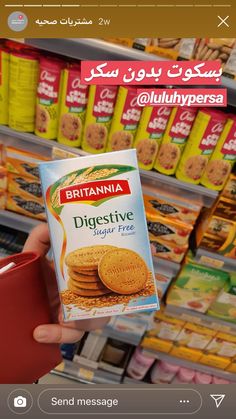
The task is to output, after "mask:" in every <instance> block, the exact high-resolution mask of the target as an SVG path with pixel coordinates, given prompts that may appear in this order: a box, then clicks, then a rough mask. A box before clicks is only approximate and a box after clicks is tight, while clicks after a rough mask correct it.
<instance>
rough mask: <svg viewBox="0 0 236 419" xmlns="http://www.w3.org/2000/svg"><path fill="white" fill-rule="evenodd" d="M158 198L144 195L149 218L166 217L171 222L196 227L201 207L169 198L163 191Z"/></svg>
mask: <svg viewBox="0 0 236 419" xmlns="http://www.w3.org/2000/svg"><path fill="white" fill-rule="evenodd" d="M157 192H158V197H157V196H156V195H155V196H152V195H147V194H144V195H143V199H144V206H145V212H146V216H147V218H149V217H151V218H153V217H154V218H156V217H157V216H161V217H164V218H165V219H166V218H167V219H169V220H170V221H171V220H173V221H176V222H179V221H180V222H181V223H184V224H188V225H194V224H195V221H196V219H197V217H198V215H199V212H200V206H198V205H195V204H191V203H189V202H185V201H180V200H179V201H178V197H177V196H175V195H173V196H168V195H167V194H163V193H162V192H161V191H159V190H158V191H157Z"/></svg>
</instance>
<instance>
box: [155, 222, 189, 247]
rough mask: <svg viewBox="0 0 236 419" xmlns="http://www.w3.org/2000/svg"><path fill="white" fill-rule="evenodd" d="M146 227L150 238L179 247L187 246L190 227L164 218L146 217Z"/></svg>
mask: <svg viewBox="0 0 236 419" xmlns="http://www.w3.org/2000/svg"><path fill="white" fill-rule="evenodd" d="M147 226H148V232H149V237H150V238H153V239H155V238H160V239H163V240H165V241H166V242H172V243H175V244H177V245H179V246H182V245H186V244H188V239H189V235H190V233H191V231H192V226H190V225H188V224H184V223H180V222H176V221H175V220H169V219H168V218H165V217H160V216H158V215H156V216H150V215H147Z"/></svg>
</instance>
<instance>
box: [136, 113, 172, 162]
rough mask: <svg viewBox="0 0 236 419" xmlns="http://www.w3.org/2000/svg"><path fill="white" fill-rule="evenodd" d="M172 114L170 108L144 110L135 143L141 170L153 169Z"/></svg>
mask: <svg viewBox="0 0 236 419" xmlns="http://www.w3.org/2000/svg"><path fill="white" fill-rule="evenodd" d="M170 113H171V108H170V107H168V106H155V107H154V106H146V107H145V108H144V109H143V111H142V115H141V119H140V121H139V126H138V129H137V133H136V136H135V141H134V147H135V148H136V150H137V157H138V164H139V167H140V168H141V169H144V170H151V169H152V168H153V165H154V161H155V158H156V155H157V152H158V149H159V146H160V143H161V141H162V137H163V134H164V132H165V129H166V125H167V122H168V119H169V116H170Z"/></svg>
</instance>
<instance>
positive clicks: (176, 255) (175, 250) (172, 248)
mask: <svg viewBox="0 0 236 419" xmlns="http://www.w3.org/2000/svg"><path fill="white" fill-rule="evenodd" d="M149 240H150V245H151V251H152V255H153V256H156V257H160V258H162V259H167V260H171V261H172V262H176V263H180V262H181V261H182V260H183V258H184V256H185V254H186V252H187V250H188V244H185V245H177V244H175V243H172V242H168V241H166V240H163V239H162V238H159V237H158V238H156V237H155V238H154V237H153V236H150V237H149Z"/></svg>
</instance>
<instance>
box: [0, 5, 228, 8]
mask: <svg viewBox="0 0 236 419" xmlns="http://www.w3.org/2000/svg"><path fill="white" fill-rule="evenodd" d="M4 6H5V7H91V8H93V7H107V8H109V7H126V8H129V7H168V8H170V7H183V8H184V7H231V4H5V5H4Z"/></svg>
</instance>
